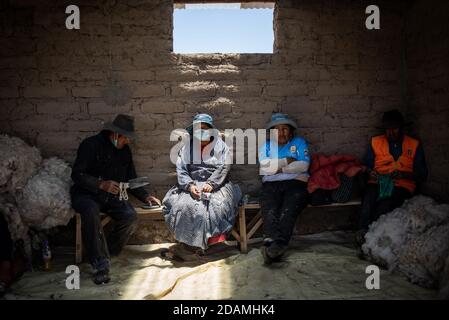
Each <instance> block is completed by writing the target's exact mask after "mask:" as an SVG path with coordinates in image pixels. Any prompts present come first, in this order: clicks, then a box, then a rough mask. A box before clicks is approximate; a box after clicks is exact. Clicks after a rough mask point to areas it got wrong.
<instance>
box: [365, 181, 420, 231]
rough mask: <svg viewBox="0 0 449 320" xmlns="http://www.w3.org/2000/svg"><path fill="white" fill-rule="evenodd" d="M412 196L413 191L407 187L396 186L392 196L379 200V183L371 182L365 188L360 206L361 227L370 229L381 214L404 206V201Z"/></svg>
mask: <svg viewBox="0 0 449 320" xmlns="http://www.w3.org/2000/svg"><path fill="white" fill-rule="evenodd" d="M411 196H412V193H411V192H410V191H408V190H407V189H405V188H402V187H394V189H393V194H392V195H391V197H389V198H386V199H382V200H379V199H378V198H379V186H378V185H377V184H373V183H369V184H368V186H367V188H366V190H365V194H364V196H363V201H362V206H361V208H360V221H359V229H360V230H366V229H368V226H369V225H370V224H371V223H372V222H374V221H376V220H377V219H379V217H380V216H381V215H383V214H385V213H388V212H390V211H393V210H394V209H396V208H398V207H400V206H402V204H403V203H404V201H405V200H406V199H409V198H410V197H411Z"/></svg>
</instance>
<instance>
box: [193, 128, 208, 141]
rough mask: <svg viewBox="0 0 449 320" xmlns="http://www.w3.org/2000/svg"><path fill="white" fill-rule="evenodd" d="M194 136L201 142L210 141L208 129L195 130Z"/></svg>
mask: <svg viewBox="0 0 449 320" xmlns="http://www.w3.org/2000/svg"><path fill="white" fill-rule="evenodd" d="M193 136H194V137H195V138H196V139H198V140H200V141H209V140H210V134H209V130H207V129H201V130H195V132H194V133H193Z"/></svg>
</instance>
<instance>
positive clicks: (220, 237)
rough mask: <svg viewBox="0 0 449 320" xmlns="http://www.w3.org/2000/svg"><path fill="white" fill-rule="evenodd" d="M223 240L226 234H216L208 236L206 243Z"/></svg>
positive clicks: (210, 243)
mask: <svg viewBox="0 0 449 320" xmlns="http://www.w3.org/2000/svg"><path fill="white" fill-rule="evenodd" d="M223 241H226V235H225V234H219V235H218V236H214V237H210V238H209V239H207V244H208V245H212V244H216V243H220V242H223Z"/></svg>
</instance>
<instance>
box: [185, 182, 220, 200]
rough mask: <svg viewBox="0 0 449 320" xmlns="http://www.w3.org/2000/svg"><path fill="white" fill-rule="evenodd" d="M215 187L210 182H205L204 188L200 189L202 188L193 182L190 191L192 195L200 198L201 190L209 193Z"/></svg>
mask: <svg viewBox="0 0 449 320" xmlns="http://www.w3.org/2000/svg"><path fill="white" fill-rule="evenodd" d="M213 189H214V188H213V187H212V186H211V185H210V184H208V183H205V184H204V185H203V188H202V189H200V188H198V187H197V186H196V185H194V184H192V185H191V186H190V189H189V191H190V194H191V195H192V197H193V198H195V199H199V198H200V196H201V192H207V193H209V192H212V190H213Z"/></svg>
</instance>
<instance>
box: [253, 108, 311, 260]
mask: <svg viewBox="0 0 449 320" xmlns="http://www.w3.org/2000/svg"><path fill="white" fill-rule="evenodd" d="M297 127H298V126H297V125H296V123H295V121H293V120H292V119H291V118H290V117H289V116H288V115H286V114H282V113H275V114H273V115H272V116H271V120H270V121H269V122H268V124H267V125H266V129H267V130H269V131H270V132H269V134H270V133H271V131H272V130H271V129H275V130H277V134H274V136H273V138H272V139H269V140H268V141H267V142H266V143H265V145H264V146H262V147H260V149H259V162H260V175H262V191H261V196H260V204H261V211H262V218H263V226H264V234H265V238H264V245H263V246H262V249H261V250H262V255H263V257H264V262H265V263H266V264H270V263H272V262H277V261H280V258H281V257H282V255H283V254H284V252H285V250H286V249H287V246H288V243H289V241H290V238H291V235H292V233H293V229H294V226H295V223H296V218H297V217H298V215H299V213H300V212H301V211H302V210H303V209H304V208H305V207H306V206H307V202H308V192H307V181H308V179H309V174H308V169H309V164H310V157H309V150H308V145H307V142H306V140H305V139H304V138H302V137H300V136H297V135H295V129H297ZM275 132H276V131H274V132H273V133H275Z"/></svg>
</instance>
